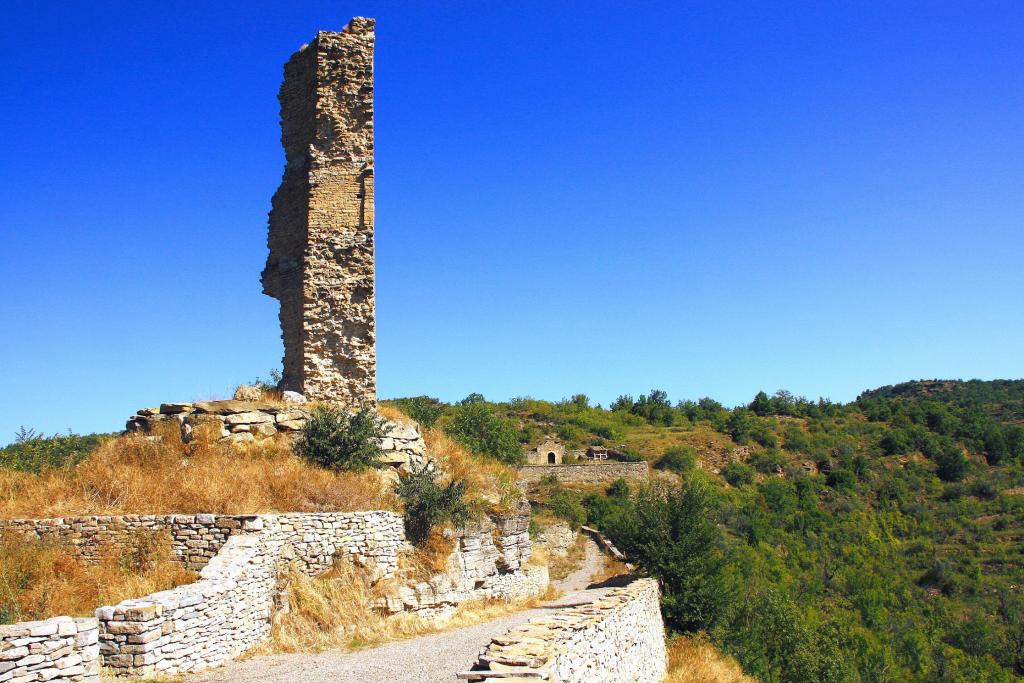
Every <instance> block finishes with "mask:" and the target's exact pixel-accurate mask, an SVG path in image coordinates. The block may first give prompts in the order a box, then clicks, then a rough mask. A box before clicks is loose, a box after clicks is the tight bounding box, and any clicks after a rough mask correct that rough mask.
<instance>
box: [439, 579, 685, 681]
mask: <svg viewBox="0 0 1024 683" xmlns="http://www.w3.org/2000/svg"><path fill="white" fill-rule="evenodd" d="M658 592H659V591H658V582H657V581H656V580H655V579H636V580H634V581H633V582H632V583H630V584H629V585H627V586H625V587H623V588H617V589H615V590H613V591H611V592H609V593H607V594H605V595H603V596H600V597H597V598H596V599H595V600H593V601H592V602H588V603H584V604H580V605H575V606H571V607H566V608H563V609H560V610H557V611H555V612H553V613H552V614H550V615H548V616H544V617H540V618H536V619H531V620H530V621H529V622H528V623H526V624H523V625H522V626H518V627H516V628H514V629H512V630H511V631H509V632H508V633H507V634H506V635H504V636H503V637H501V638H495V639H494V640H492V642H491V644H490V645H489V646H488V647H487V648H486V649H485V650H484V651H483V653H482V654H481V655H480V658H479V659H478V660H477V663H476V665H475V666H474V667H473V670H472V671H468V672H463V673H460V674H459V675H458V677H459V678H460V679H463V680H471V681H485V680H492V679H494V678H497V677H501V678H504V679H505V680H516V681H526V680H531V679H540V680H547V681H550V682H552V683H591V682H592V681H593V682H596V681H601V682H602V683H661V681H662V680H664V678H665V673H666V669H667V656H666V652H665V627H664V624H663V623H662V620H661V609H660V606H659V599H658Z"/></svg>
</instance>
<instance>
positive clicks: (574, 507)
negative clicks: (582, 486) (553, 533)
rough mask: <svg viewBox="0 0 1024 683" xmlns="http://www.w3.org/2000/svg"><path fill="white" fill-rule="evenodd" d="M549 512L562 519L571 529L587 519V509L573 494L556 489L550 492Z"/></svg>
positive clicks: (576, 527) (577, 527) (579, 525)
mask: <svg viewBox="0 0 1024 683" xmlns="http://www.w3.org/2000/svg"><path fill="white" fill-rule="evenodd" d="M550 506H551V512H552V514H554V515H555V516H556V517H558V518H560V519H564V520H565V521H566V522H568V523H569V526H571V527H572V528H573V529H579V528H580V527H581V526H583V523H584V522H586V521H587V511H586V509H585V508H584V507H583V504H582V503H581V502H580V499H579V497H578V496H576V495H575V494H573V493H571V492H569V491H566V490H564V489H558V490H557V491H555V492H554V493H552V494H551V503H550Z"/></svg>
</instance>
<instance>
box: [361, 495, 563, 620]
mask: <svg viewBox="0 0 1024 683" xmlns="http://www.w3.org/2000/svg"><path fill="white" fill-rule="evenodd" d="M529 526H530V504H529V503H528V502H527V501H526V500H521V501H519V502H518V503H517V504H516V506H515V508H514V509H513V510H512V512H510V513H509V514H504V515H491V516H488V517H486V518H485V519H483V520H481V521H478V522H473V523H470V524H467V525H466V528H465V529H462V530H461V531H459V532H458V533H457V534H456V539H455V540H456V542H455V550H454V551H453V552H452V554H451V555H450V556H449V557H448V562H447V565H448V566H447V569H446V571H444V572H442V573H439V574H437V575H435V576H433V577H431V578H430V580H428V581H421V582H417V583H412V584H408V585H403V586H400V587H399V588H397V589H396V590H394V591H392V592H391V593H390V594H388V595H386V596H385V597H383V598H381V599H380V601H379V602H378V604H377V607H378V609H380V610H381V611H382V612H383V613H385V614H398V613H400V612H416V613H417V614H420V615H422V616H445V615H447V614H449V613H450V612H452V611H453V610H454V608H455V607H456V606H457V605H459V604H461V603H464V602H471V601H474V600H490V599H503V600H523V599H526V598H530V597H533V596H536V595H539V594H541V593H543V592H544V591H545V589H547V586H548V572H547V567H536V566H528V565H527V560H529V559H530V553H531V550H532V546H531V544H530V534H529Z"/></svg>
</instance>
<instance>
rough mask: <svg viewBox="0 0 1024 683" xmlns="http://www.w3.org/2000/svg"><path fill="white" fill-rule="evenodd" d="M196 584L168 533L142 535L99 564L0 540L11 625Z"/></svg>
mask: <svg viewBox="0 0 1024 683" xmlns="http://www.w3.org/2000/svg"><path fill="white" fill-rule="evenodd" d="M195 580H196V575H195V574H194V573H193V572H190V571H188V570H187V569H185V568H184V567H183V566H182V565H181V563H180V562H178V561H176V560H175V559H174V554H173V552H172V550H171V540H170V537H168V536H167V535H166V534H160V533H159V532H155V531H147V530H139V531H135V532H131V533H129V534H128V535H127V538H126V540H125V542H123V543H119V544H117V545H116V546H110V547H108V548H103V549H101V554H100V561H99V562H98V563H97V564H95V565H90V564H86V563H84V562H82V561H80V560H79V559H78V557H77V555H76V553H75V551H74V549H73V548H71V547H70V546H67V545H63V544H60V543H57V542H54V541H41V540H39V539H36V538H29V537H25V536H22V535H20V534H17V533H13V532H8V533H6V534H3V535H0V613H5V614H4V616H5V617H6V618H7V619H8V620H9V621H28V620H34V619H48V618H50V617H56V616H62V615H69V616H92V615H93V613H94V612H95V611H96V608H97V607H100V606H102V605H112V604H116V603H118V602H121V601H122V600H127V599H128V598H139V597H142V596H144V595H148V594H149V593H155V592H156V591H161V590H166V589H168V588H173V587H174V586H180V585H182V584H185V583H191V582H193V581H195Z"/></svg>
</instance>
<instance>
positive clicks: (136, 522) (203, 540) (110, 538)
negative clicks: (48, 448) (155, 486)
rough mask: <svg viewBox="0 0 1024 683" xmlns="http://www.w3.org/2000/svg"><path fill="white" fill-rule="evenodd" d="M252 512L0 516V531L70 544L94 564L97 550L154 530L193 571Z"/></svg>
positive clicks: (246, 527) (246, 523) (249, 520)
mask: <svg viewBox="0 0 1024 683" xmlns="http://www.w3.org/2000/svg"><path fill="white" fill-rule="evenodd" d="M256 519H257V517H256V516H255V515H114V516H89V517H56V518H52V519H0V532H3V531H5V530H11V531H16V532H19V533H22V534H26V535H29V536H34V537H36V538H39V539H44V540H46V539H53V540H56V541H60V542H62V543H66V544H67V545H69V546H71V547H73V548H74V549H75V550H76V551H77V552H78V556H79V558H80V559H81V560H82V561H83V562H90V563H91V562H96V561H97V560H98V559H99V557H100V555H101V554H102V553H103V549H104V548H107V549H111V548H112V549H113V552H116V548H117V546H120V545H124V544H127V543H129V542H130V540H131V535H132V533H134V532H140V531H142V532H144V531H159V532H166V533H168V534H169V535H170V537H171V546H172V548H173V549H174V554H175V556H176V557H177V558H178V559H180V560H181V561H182V563H183V564H184V565H185V566H186V567H188V568H189V569H192V570H194V571H198V570H200V569H202V568H203V567H205V566H206V563H207V562H208V561H209V560H210V558H212V557H213V556H214V555H216V554H217V553H218V552H219V551H220V549H221V547H222V546H223V545H224V543H225V542H226V541H227V540H228V538H229V537H230V536H231V535H232V534H234V533H236V532H239V531H250V530H252V529H251V528H250V527H251V525H252V524H254V520H256Z"/></svg>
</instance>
